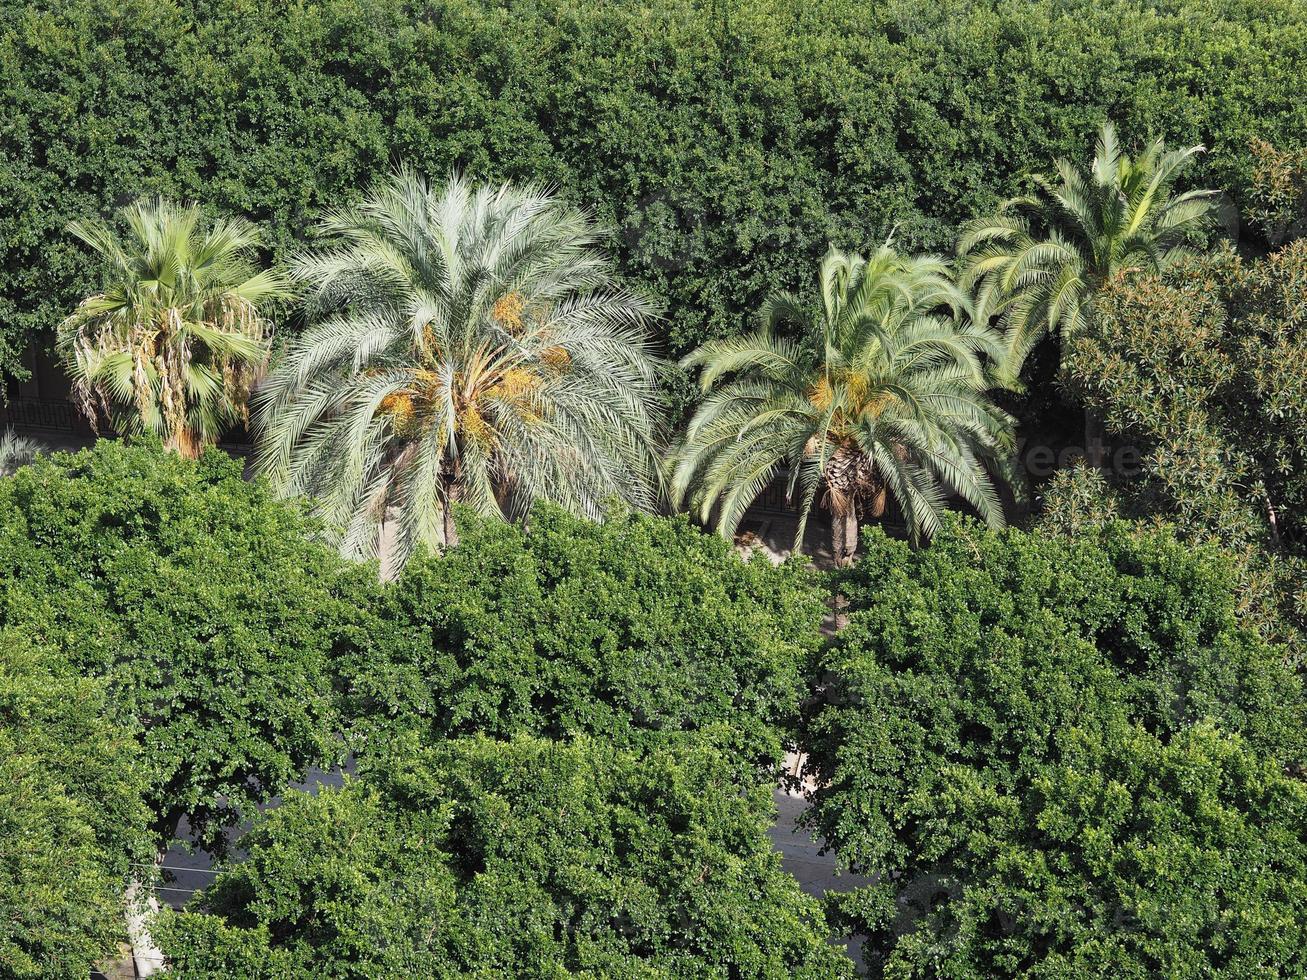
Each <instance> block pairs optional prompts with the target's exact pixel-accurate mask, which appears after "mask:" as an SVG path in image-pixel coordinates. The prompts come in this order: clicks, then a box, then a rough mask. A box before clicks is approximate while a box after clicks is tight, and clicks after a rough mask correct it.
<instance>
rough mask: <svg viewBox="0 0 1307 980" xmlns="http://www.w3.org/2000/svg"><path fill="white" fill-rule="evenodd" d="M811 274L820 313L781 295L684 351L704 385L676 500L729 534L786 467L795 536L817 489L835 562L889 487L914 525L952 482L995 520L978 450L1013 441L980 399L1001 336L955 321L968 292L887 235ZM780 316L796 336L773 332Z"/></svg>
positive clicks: (1000, 417) (916, 531) (929, 522)
mask: <svg viewBox="0 0 1307 980" xmlns="http://www.w3.org/2000/svg"><path fill="white" fill-rule="evenodd" d="M819 285H820V292H821V299H822V308H821V311H820V314H819V315H818V316H817V317H816V318H815V322H814V318H813V317H811V316H809V315H808V314H807V312H806V311H805V310H804V308H803V307H802V306H801V304H800V303H799V302H798V301H797V300H796V299H795V298H794V297H792V296H789V295H780V296H776V297H773V298H772V299H770V300H769V301H768V302H767V303H766V304H765V305H764V307H763V310H762V323H761V327H760V329H759V330H758V331H757V332H756V333H754V334H753V335H751V336H747V337H739V338H735V339H731V340H721V341H713V342H710V343H707V344H705V345H703V346H702V347H700V348H699V349H698V350H697V351H695V352H694V353H692V354H691V355H690V356H689V357H687V358H685V360H684V361H683V364H684V365H685V366H686V367H699V368H702V374H701V376H700V380H701V383H702V385H703V388H704V390H705V391H707V392H709V394H708V395H707V397H706V398H705V399H704V401H703V402H702V404H701V405H700V406H699V409H698V411H697V412H696V413H695V415H694V417H693V419H692V420H691V422H690V425H689V428H688V431H687V433H686V437H685V441H684V444H683V446H682V447H681V449H680V451H679V453H678V455H677V458H676V460H675V464H674V466H675V468H674V474H673V480H672V491H673V494H674V496H675V497H676V498H677V499H678V500H690V501H692V502H693V504H694V505H695V506H696V507H697V509H698V512H699V516H700V518H701V519H703V520H705V521H707V520H709V519H710V518H711V517H712V516H713V513H714V511H715V512H716V520H717V527H718V529H719V531H720V532H721V533H722V534H723V535H725V536H727V537H730V536H732V535H733V534H734V532H735V528H736V526H737V525H738V523H739V520H740V517H741V516H742V515H743V513H744V511H745V509H746V508H747V507H748V506H749V504H750V503H751V502H752V501H753V500H754V498H755V497H757V495H758V494H759V493H760V492H761V491H762V490H763V489H764V488H765V487H766V486H767V485H769V484H770V483H771V482H772V480H774V479H775V478H776V477H777V475H778V474H779V473H780V472H781V471H782V470H786V469H787V470H788V472H789V477H788V479H789V484H788V492H789V495H790V498H791V499H792V500H794V499H797V501H798V502H799V508H800V520H799V527H798V532H797V535H796V538H795V548H796V549H797V548H798V547H799V546H800V544H801V542H802V540H803V534H804V529H805V526H806V523H807V519H808V515H809V513H810V511H811V508H812V504H813V503H814V501H815V500H816V497H817V493H818V491H819V489H821V488H824V489H825V503H826V505H827V506H828V507H829V508H830V510H831V512H832V516H833V517H834V518H835V521H834V535H835V541H834V550H835V553H836V558H837V560H840V561H848V560H850V559H851V557H852V554H853V552H854V550H855V549H856V547H857V523H858V518H859V516H860V514H865V515H866V516H871V517H879V516H881V515H882V514H883V513H884V510H885V504H886V496H887V494H889V495H892V496H893V498H894V499H895V501H896V502H897V503H898V506H899V509H900V510H901V511H902V513H903V515H904V517H905V519H906V521H907V523H908V526H909V529H910V530H911V532H912V533H913V535H914V536H917V535H923V534H924V535H929V534H930V533H932V532H933V531H934V529H935V528H936V526H937V525H938V523H939V515H940V512H941V511H942V509H943V508H944V506H945V501H946V498H947V496H948V495H949V494H950V493H952V494H956V495H958V496H960V497H962V498H963V499H964V500H965V501H967V502H968V503H969V504H971V505H972V506H973V507H974V508H975V509H976V510H977V511H978V512H979V513H980V514H981V515H982V516H983V517H984V518H985V520H986V521H987V522H988V523H989V524H990V525H991V526H1000V525H1001V524H1002V523H1003V514H1002V508H1001V506H1000V504H999V501H998V499H997V495H996V493H995V490H994V487H993V484H992V482H991V480H990V478H989V476H988V473H987V470H986V466H985V462H986V460H987V459H989V458H991V457H994V456H996V455H997V454H998V451H999V450H1000V449H1001V448H1002V447H1003V446H1005V445H1006V444H1007V442H1008V439H1009V432H1010V419H1009V418H1008V417H1007V416H1006V415H1005V414H1004V413H1003V412H1002V411H1000V410H999V409H998V408H996V407H995V406H994V405H993V404H992V403H991V402H990V401H989V399H988V398H987V396H986V390H987V388H988V387H989V379H988V378H987V376H986V372H985V369H984V366H983V361H982V355H983V354H985V353H994V352H996V351H997V349H998V343H999V341H998V337H997V336H996V335H995V334H993V333H992V332H991V331H990V330H988V329H987V328H985V327H982V326H977V325H975V324H972V323H971V322H969V321H968V320H966V319H962V318H960V314H961V313H962V312H963V310H965V308H966V297H965V295H964V294H963V293H962V292H961V291H960V290H959V289H958V287H957V286H956V285H955V284H954V282H953V281H952V280H951V278H950V277H949V275H948V269H947V266H946V265H945V264H944V263H943V262H942V261H941V260H940V259H938V258H933V257H916V258H913V257H905V256H901V255H899V254H897V253H896V252H895V251H894V250H893V249H892V248H891V247H890V246H889V244H886V245H885V246H883V247H881V248H880V249H879V250H878V251H877V252H876V253H875V254H874V255H872V256H871V257H870V258H869V259H864V258H863V257H861V256H859V255H856V254H849V253H845V252H840V251H837V250H835V249H834V248H832V249H831V250H830V252H828V253H827V255H826V257H825V258H824V259H823V260H822V264H821V273H820V283H819ZM941 311H944V312H943V313H942V312H941ZM785 325H793V326H798V327H799V328H800V333H799V335H798V336H795V335H792V334H790V335H787V334H782V333H781V332H780V330H779V328H781V327H782V326H785Z"/></svg>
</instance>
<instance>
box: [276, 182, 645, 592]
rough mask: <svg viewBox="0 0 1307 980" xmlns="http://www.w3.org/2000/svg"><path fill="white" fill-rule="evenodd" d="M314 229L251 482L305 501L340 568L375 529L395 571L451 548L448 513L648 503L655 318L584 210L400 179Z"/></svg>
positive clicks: (526, 191)
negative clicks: (337, 549) (295, 332)
mask: <svg viewBox="0 0 1307 980" xmlns="http://www.w3.org/2000/svg"><path fill="white" fill-rule="evenodd" d="M319 231H320V233H321V234H322V235H323V236H324V237H325V238H326V239H327V244H325V245H324V247H322V248H320V249H318V250H316V251H314V252H311V253H307V254H305V255H303V256H301V257H300V258H299V259H298V260H297V262H296V266H295V271H296V275H297V277H298V278H299V279H300V280H302V281H303V282H304V283H306V284H307V285H308V293H307V300H308V306H309V313H310V316H311V317H313V318H314V319H315V320H317V321H318V322H317V325H316V326H314V327H313V328H312V329H310V330H309V331H308V332H307V333H306V334H305V335H304V336H303V337H302V338H301V339H299V340H297V341H296V342H295V343H293V344H292V345H291V346H290V349H289V351H288V352H287V354H286V356H285V358H284V360H283V361H282V362H281V364H280V366H279V367H277V368H276V369H275V371H274V372H273V373H272V374H271V375H270V376H269V378H268V380H267V382H266V383H265V385H264V386H263V387H262V388H261V390H260V392H259V394H258V396H257V399H256V404H257V418H256V426H257V433H258V441H259V456H258V462H257V468H258V470H259V471H260V472H262V473H264V474H266V475H267V476H269V477H270V478H271V479H272V481H273V483H274V485H276V486H277V487H279V488H280V489H281V491H282V492H284V493H287V494H295V493H304V494H308V495H310V496H312V497H314V498H316V499H317V500H318V502H319V503H318V507H319V511H320V514H321V516H322V517H323V518H324V519H325V520H326V522H327V524H328V527H331V528H335V529H337V530H338V531H339V534H340V545H341V549H342V551H343V552H344V553H345V554H348V555H353V556H370V555H373V554H376V553H377V550H378V544H379V540H378V539H379V532H380V528H381V525H382V522H383V520H384V519H385V518H386V516H387V513H388V512H394V513H395V514H396V515H397V521H396V526H395V528H394V532H395V539H394V542H393V549H392V548H388V549H387V550H388V551H390V555H389V559H390V566H391V568H394V567H397V566H398V565H399V564H402V563H403V562H404V561H405V560H407V558H408V557H409V556H410V555H411V554H412V553H413V551H414V550H415V549H416V548H417V547H418V546H419V545H420V544H426V545H428V546H432V547H435V546H438V545H440V544H442V543H443V544H452V543H454V542H455V529H454V524H453V521H452V517H451V505H452V504H454V503H455V502H459V503H461V504H463V505H466V506H468V507H470V508H472V509H473V510H476V511H479V512H480V513H482V514H485V515H495V516H501V517H505V518H509V519H519V518H522V517H524V516H525V514H526V511H527V509H528V508H529V507H530V505H531V503H532V502H533V501H535V500H538V499H546V500H551V501H554V502H556V503H559V504H561V505H563V506H564V507H566V508H568V509H569V510H571V511H573V512H576V513H581V514H585V515H589V516H593V517H598V516H601V514H602V511H603V508H604V506H605V502H606V501H607V500H609V499H616V500H620V501H623V502H625V503H626V504H628V505H631V506H635V507H639V508H651V507H653V506H654V505H655V503H656V501H657V497H658V492H657V491H658V488H657V480H658V467H657V463H656V454H655V444H656V440H655V436H656V428H657V417H658V413H659V399H658V395H657V387H656V368H657V362H656V361H655V359H654V357H653V355H652V353H651V347H650V341H649V338H648V330H647V328H648V326H649V324H650V322H651V320H652V319H653V318H654V317H655V315H656V314H655V310H654V308H653V307H652V305H651V303H650V302H649V301H648V300H646V299H645V298H643V297H641V296H639V295H636V294H635V293H632V292H630V291H629V290H627V289H625V288H623V287H622V286H620V285H619V284H618V282H617V281H616V279H615V278H614V272H613V269H612V266H611V263H610V262H609V261H608V259H607V258H606V257H605V256H604V255H603V254H602V253H601V252H600V251H599V250H598V246H599V245H600V243H601V240H602V235H601V233H600V231H599V230H598V228H597V227H596V225H595V224H594V222H593V221H592V219H591V218H590V216H589V215H588V214H587V213H586V212H584V211H582V210H579V209H577V208H573V207H569V206H566V205H564V204H562V203H561V202H559V201H558V200H557V199H556V198H555V197H554V196H553V195H552V194H551V193H549V192H548V191H546V190H542V189H540V188H537V187H532V186H525V187H514V186H510V185H506V186H501V187H486V186H483V187H473V186H471V185H470V184H469V183H468V182H467V181H466V180H464V179H463V178H462V177H460V176H457V175H456V176H453V177H451V178H450V179H449V180H448V181H447V182H446V183H445V185H444V186H442V187H432V186H429V185H428V184H427V183H426V181H424V180H423V179H421V178H420V177H418V176H416V175H415V174H413V173H412V172H410V171H407V170H402V171H400V172H399V173H397V174H396V175H395V176H394V177H393V178H392V179H390V180H389V181H388V182H386V183H383V184H382V185H380V186H378V187H376V188H374V189H373V190H372V191H371V192H370V193H369V194H368V195H367V196H366V197H365V198H364V200H362V201H361V202H360V203H358V204H357V205H354V206H351V207H346V208H343V209H341V210H339V211H336V212H333V213H331V214H330V215H329V216H328V217H327V218H326V219H325V220H324V221H323V222H322V223H321V226H320V228H319Z"/></svg>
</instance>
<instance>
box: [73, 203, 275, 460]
mask: <svg viewBox="0 0 1307 980" xmlns="http://www.w3.org/2000/svg"><path fill="white" fill-rule="evenodd" d="M121 217H122V219H123V220H124V222H125V223H126V225H127V229H128V234H127V236H126V237H124V238H120V237H119V235H118V234H117V232H116V231H115V230H114V228H113V227H112V226H111V225H110V224H108V223H107V222H104V221H101V220H98V219H96V220H90V221H77V222H73V223H72V224H71V225H69V226H68V230H69V231H70V232H71V233H72V234H73V235H75V236H76V237H77V238H79V239H81V240H82V241H83V242H85V243H86V244H87V245H89V246H90V247H91V248H92V249H93V250H94V251H95V252H96V253H97V254H98V255H99V257H100V258H101V259H102V260H103V261H104V262H105V263H106V264H107V266H108V269H109V285H108V286H107V288H106V289H105V290H104V291H103V292H101V293H96V294H95V295H93V296H89V297H87V298H86V299H85V300H83V301H82V302H81V304H80V305H79V306H78V307H77V309H76V310H75V311H74V312H73V314H72V315H71V316H69V317H68V318H67V319H65V320H64V321H63V323H62V324H60V326H59V331H58V337H57V346H58V349H59V351H60V353H61V354H62V355H63V358H64V361H65V363H66V364H67V366H68V370H69V373H70V375H71V376H72V379H73V391H74V394H75V396H76V400H77V402H78V404H79V406H80V407H81V409H82V411H83V412H84V413H85V415H86V417H87V418H88V420H90V422H91V424H92V427H97V426H98V423H99V420H100V418H101V416H103V417H106V418H108V419H109V420H110V421H111V423H112V424H113V426H114V427H115V428H116V429H118V430H119V431H120V432H149V433H154V434H156V435H158V436H159V437H160V438H161V439H162V440H163V442H164V445H166V446H167V447H169V448H171V449H174V450H176V451H177V452H179V453H181V454H182V455H183V456H188V457H194V456H197V455H199V453H200V451H201V450H202V449H203V448H204V446H205V445H206V444H208V443H212V442H216V441H217V439H218V436H219V435H220V434H221V433H222V431H223V429H224V428H225V427H226V426H228V425H230V424H232V423H233V422H236V421H238V420H244V418H245V416H246V402H247V398H248V396H249V390H250V386H251V384H252V383H253V382H254V381H255V380H256V379H257V376H258V374H259V372H260V371H261V370H262V368H263V367H264V365H265V363H266V361H267V356H268V347H269V342H270V340H271V335H272V327H271V323H270V322H269V321H268V319H266V317H265V315H264V314H265V312H266V310H267V308H268V306H269V304H271V303H273V302H275V301H276V300H279V299H282V298H284V297H286V296H287V295H288V283H287V281H286V280H285V279H284V277H282V276H281V275H279V274H278V273H276V272H273V271H269V270H263V271H259V270H258V269H257V268H256V266H255V264H254V259H255V254H256V250H257V248H258V245H259V234H258V229H257V228H256V227H255V226H254V225H252V224H251V223H250V222H248V221H246V220H244V219H242V218H224V219H220V220H218V221H215V222H214V223H213V224H212V225H209V226H206V225H205V224H204V222H203V221H202V218H201V215H200V211H199V209H198V208H197V207H195V206H193V205H179V204H175V203H173V202H171V201H167V200H163V199H155V200H151V201H146V202H140V203H137V204H133V205H131V206H129V207H127V208H125V209H124V210H123V211H122V212H121Z"/></svg>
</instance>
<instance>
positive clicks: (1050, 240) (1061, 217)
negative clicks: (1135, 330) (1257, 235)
mask: <svg viewBox="0 0 1307 980" xmlns="http://www.w3.org/2000/svg"><path fill="white" fill-rule="evenodd" d="M1202 152H1203V147H1201V146H1191V147H1188V148H1186V149H1181V150H1167V149H1166V144H1165V143H1164V142H1163V141H1162V140H1161V139H1160V138H1157V139H1154V140H1153V141H1152V142H1151V143H1149V144H1148V146H1146V147H1145V148H1144V150H1143V152H1142V153H1140V154H1139V155H1138V156H1130V155H1129V154H1128V153H1125V152H1124V151H1123V150H1122V149H1121V146H1120V144H1119V143H1118V142H1117V137H1116V130H1115V128H1114V127H1113V126H1112V124H1111V123H1110V122H1105V123H1104V124H1103V127H1102V129H1101V130H1100V131H1099V135H1098V145H1097V148H1096V151H1095V153H1094V159H1093V161H1092V162H1091V163H1090V165H1089V168H1088V169H1087V170H1082V169H1080V168H1077V167H1076V166H1075V165H1074V164H1073V163H1071V162H1070V161H1068V160H1058V161H1057V162H1056V164H1055V167H1056V170H1057V177H1056V179H1052V178H1048V177H1044V176H1035V177H1034V178H1033V180H1034V184H1035V190H1034V193H1032V194H1030V195H1027V196H1024V197H1017V198H1013V199H1011V200H1009V201H1006V202H1004V203H1003V204H1002V205H1001V206H1000V207H999V209H998V211H997V212H996V213H995V214H993V215H992V216H989V217H983V218H978V219H976V220H974V221H972V222H970V223H968V224H967V225H966V226H964V228H963V232H962V236H961V238H960V239H959V242H958V253H959V255H960V257H961V267H962V274H961V283H962V285H963V287H964V288H967V289H974V290H975V291H976V294H977V295H976V306H977V307H978V308H979V309H983V310H987V311H989V312H991V313H993V314H995V315H999V316H1001V317H1002V320H1003V323H1004V326H1005V334H1004V340H1005V352H1004V357H1003V360H1002V362H1001V363H1000V365H999V367H1000V369H1001V370H1002V372H1003V374H1004V376H1005V378H1006V379H1008V380H1010V381H1015V379H1016V378H1017V377H1018V376H1019V374H1020V372H1021V367H1022V365H1023V363H1024V362H1025V359H1026V357H1027V356H1028V355H1029V353H1030V351H1031V350H1032V349H1033V348H1034V346H1035V344H1037V343H1038V342H1039V340H1040V339H1041V338H1042V337H1044V336H1045V335H1047V334H1053V335H1054V336H1056V337H1057V338H1058V339H1059V341H1060V342H1061V344H1062V347H1063V349H1064V350H1065V346H1066V341H1067V340H1068V339H1069V338H1070V337H1072V336H1074V335H1075V334H1077V333H1079V332H1080V331H1081V330H1083V329H1084V328H1085V326H1086V325H1087V324H1088V323H1089V322H1090V320H1091V319H1092V317H1093V310H1094V297H1095V295H1096V294H1097V293H1098V291H1099V290H1100V289H1102V287H1103V285H1104V284H1105V283H1106V282H1107V281H1108V280H1110V279H1112V278H1113V277H1114V276H1116V275H1118V274H1119V273H1121V272H1123V271H1125V270H1128V269H1136V268H1138V269H1149V270H1157V269H1160V268H1162V267H1164V266H1166V265H1169V264H1170V263H1171V262H1173V261H1175V259H1177V258H1178V257H1179V256H1181V255H1183V254H1185V253H1186V252H1187V251H1188V249H1187V248H1186V245H1187V243H1188V242H1189V241H1190V240H1191V239H1192V238H1193V236H1194V235H1195V233H1196V232H1198V231H1199V230H1200V229H1201V228H1202V227H1203V226H1204V225H1205V223H1206V222H1207V221H1208V219H1209V217H1210V215H1211V213H1212V210H1213V208H1214V207H1215V203H1216V201H1215V199H1216V192H1215V191H1208V190H1194V191H1188V192H1187V193H1183V194H1176V193H1174V186H1175V183H1176V181H1177V180H1178V179H1179V178H1180V176H1181V175H1182V174H1183V173H1184V171H1185V169H1186V168H1187V167H1189V165H1190V164H1191V163H1192V162H1193V161H1194V160H1195V158H1196V157H1197V156H1198V155H1199V154H1201V153H1202Z"/></svg>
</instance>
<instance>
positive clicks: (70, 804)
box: [0, 630, 150, 980]
mask: <svg viewBox="0 0 1307 980" xmlns="http://www.w3.org/2000/svg"><path fill="white" fill-rule="evenodd" d="M106 700H107V699H106V694H105V684H104V683H103V682H102V681H93V680H87V679H85V678H80V677H78V676H77V675H76V674H75V673H74V672H73V671H72V670H70V669H69V667H68V665H67V664H66V663H65V662H64V661H63V660H62V658H60V657H59V656H57V655H56V654H54V653H52V652H51V651H49V650H42V649H40V648H37V647H34V646H33V645H32V644H31V642H30V641H29V640H28V639H26V638H25V637H23V636H22V635H21V633H20V632H18V631H14V630H3V631H0V909H3V910H4V912H3V914H0V975H3V976H6V977H32V978H36V977H46V978H49V977H67V978H77V980H82V978H84V977H86V976H87V974H88V972H89V971H90V969H91V965H92V963H94V962H95V961H96V960H97V959H99V958H100V957H102V956H104V955H106V954H108V953H111V952H113V951H114V950H115V946H116V943H117V942H119V941H120V940H121V939H123V938H124V932H125V929H124V925H125V922H126V920H125V918H124V913H125V905H124V902H123V888H124V886H125V884H126V882H127V880H128V872H129V865H130V863H131V862H132V860H133V859H134V858H135V859H136V860H140V859H141V857H142V856H143V855H148V853H149V852H150V849H149V847H148V837H147V834H146V821H147V813H146V810H145V806H144V805H143V803H142V802H141V793H142V791H143V789H144V780H143V778H142V773H141V771H140V768H139V766H138V756H137V752H136V745H135V742H134V741H133V739H132V737H131V732H130V731H127V730H126V729H124V728H122V727H120V726H118V725H116V724H114V723H113V722H111V721H110V720H108V718H107V717H106V715H107V705H106Z"/></svg>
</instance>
